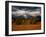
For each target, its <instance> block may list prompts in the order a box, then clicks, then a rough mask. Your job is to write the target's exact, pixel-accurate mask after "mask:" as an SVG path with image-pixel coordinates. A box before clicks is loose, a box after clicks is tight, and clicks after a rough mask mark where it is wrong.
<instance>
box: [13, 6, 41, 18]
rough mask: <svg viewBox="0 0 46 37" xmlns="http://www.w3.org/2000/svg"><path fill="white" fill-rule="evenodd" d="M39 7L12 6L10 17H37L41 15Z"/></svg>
mask: <svg viewBox="0 0 46 37" xmlns="http://www.w3.org/2000/svg"><path fill="white" fill-rule="evenodd" d="M40 12H41V8H40V7H26V6H12V15H14V17H16V16H24V17H25V18H27V16H28V17H29V16H39V15H41V13H40Z"/></svg>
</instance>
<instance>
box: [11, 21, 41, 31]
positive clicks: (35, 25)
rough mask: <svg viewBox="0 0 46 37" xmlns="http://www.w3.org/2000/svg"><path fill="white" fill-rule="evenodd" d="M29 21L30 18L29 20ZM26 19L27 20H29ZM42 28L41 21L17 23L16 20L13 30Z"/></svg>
mask: <svg viewBox="0 0 46 37" xmlns="http://www.w3.org/2000/svg"><path fill="white" fill-rule="evenodd" d="M28 21H29V20H28ZM28 21H26V22H28ZM39 29H41V22H36V23H35V24H28V23H27V24H21V25H16V22H13V24H12V31H21V30H39Z"/></svg>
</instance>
